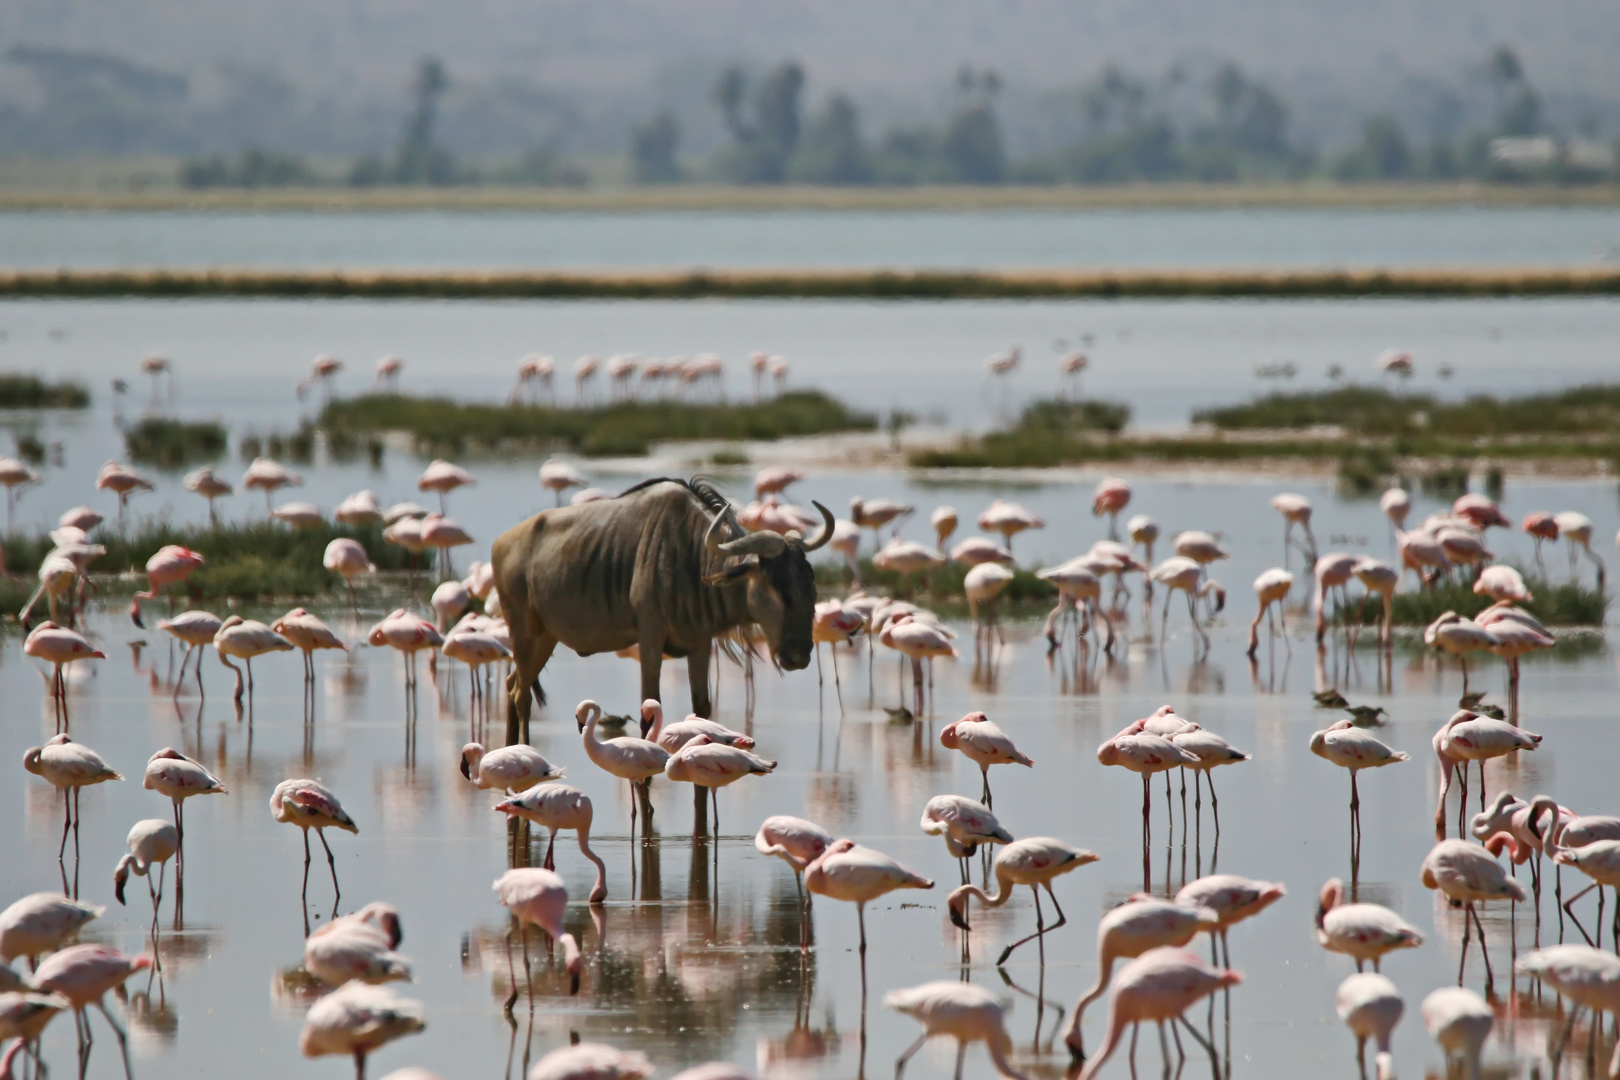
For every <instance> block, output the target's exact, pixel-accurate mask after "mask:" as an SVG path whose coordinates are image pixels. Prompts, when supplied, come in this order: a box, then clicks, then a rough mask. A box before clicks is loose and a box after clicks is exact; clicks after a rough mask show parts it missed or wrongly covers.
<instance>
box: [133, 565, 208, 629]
mask: <svg viewBox="0 0 1620 1080" xmlns="http://www.w3.org/2000/svg"><path fill="white" fill-rule="evenodd" d="M206 561H207V560H205V559H204V558H203V557H202V556H201V555H199V554H197V553H196V552H195V551H192V550H191V549H190V548H183V547H181V546H180V545H179V544H166V545H164V546H163V547H160V548H158V550H157V552H156V554H154V555H153V556H152V557H151V558H150V559H147V560H146V581H147V584H148V585H149V586H150V588H148V589H147V590H146V591H145V592H138V593H136V594H135V596H134V598H133V599H132V600H130V602H129V617H130V618H131V619H133V620H134V621H135V625H136V626H139V627H141V628H142V629H145V627H146V624H145V623H143V622H141V601H142V600H155V599H157V595H158V593H160V592H162V591H163V590H164V589H166V588H168V587H169V586H171V585H178V584H180V583H181V582H184V581H185V580H186V578H188V577H190V576H191V572H192V571H193V570H195V569H197V567H199V566H201V565H202V564H203V563H204V562H206ZM169 610H170V611H173V610H174V595H173V594H172V593H171V594H170V595H169Z"/></svg>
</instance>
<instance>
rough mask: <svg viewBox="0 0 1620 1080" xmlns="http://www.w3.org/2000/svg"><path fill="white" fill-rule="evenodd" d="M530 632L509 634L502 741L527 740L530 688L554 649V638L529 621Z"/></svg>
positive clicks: (530, 704)
mask: <svg viewBox="0 0 1620 1080" xmlns="http://www.w3.org/2000/svg"><path fill="white" fill-rule="evenodd" d="M529 630H530V632H529V633H527V634H521V635H519V634H513V635H512V674H511V675H509V676H507V679H506V689H507V703H506V744H507V745H508V746H511V745H514V744H516V743H519V742H527V741H528V737H529V716H530V713H531V712H532V710H533V709H534V697H533V694H532V689H533V686H534V684H535V683H536V681H537V680H538V679H539V678H540V669H541V668H543V667H545V666H546V661H548V660H550V659H551V654H552V653H553V652H554V651H556V648H557V639H556V638H555V637H553V636H551V634H549V633H547V632H546V630H545V629H544V628H543V627H541V626H540V625H539V624H538V622H533V621H531V625H530V627H529Z"/></svg>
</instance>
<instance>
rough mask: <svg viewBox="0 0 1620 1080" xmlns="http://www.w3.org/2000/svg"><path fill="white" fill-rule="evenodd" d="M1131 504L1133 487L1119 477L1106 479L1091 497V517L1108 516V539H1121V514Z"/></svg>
mask: <svg viewBox="0 0 1620 1080" xmlns="http://www.w3.org/2000/svg"><path fill="white" fill-rule="evenodd" d="M1130 504H1131V485H1130V482H1129V481H1127V480H1121V479H1120V478H1119V477H1117V476H1108V477H1104V478H1103V479H1102V480H1100V481H1098V483H1097V490H1096V491H1094V492H1092V495H1091V516H1092V517H1102V516H1103V515H1104V514H1107V515H1108V539H1110V540H1118V539H1119V513H1120V511H1121V510H1124V509H1125V508H1126V507H1127V506H1129V505H1130Z"/></svg>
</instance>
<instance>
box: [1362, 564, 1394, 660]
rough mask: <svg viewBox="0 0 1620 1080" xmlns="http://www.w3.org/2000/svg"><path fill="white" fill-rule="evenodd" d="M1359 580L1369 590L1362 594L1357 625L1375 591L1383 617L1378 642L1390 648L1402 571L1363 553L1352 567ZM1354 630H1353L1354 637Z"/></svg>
mask: <svg viewBox="0 0 1620 1080" xmlns="http://www.w3.org/2000/svg"><path fill="white" fill-rule="evenodd" d="M1351 573H1352V574H1354V575H1355V578H1356V580H1357V581H1359V582H1361V585H1362V587H1363V588H1365V589H1366V590H1367V591H1366V592H1365V593H1363V594H1362V597H1361V608H1360V609H1359V610H1358V611H1357V613H1356V626H1357V627H1358V628H1359V627H1360V625H1361V623H1362V619H1363V617H1364V615H1365V613H1366V610H1367V601H1368V599H1370V598H1371V597H1372V595H1373V594H1374V593H1377V594H1378V598H1379V601H1380V603H1379V610H1380V613H1381V619H1380V622H1379V624H1378V643H1379V645H1381V646H1383V647H1384V648H1386V649H1387V648H1388V647H1389V645H1390V640H1391V637H1392V635H1393V634H1394V619H1395V588H1396V586H1398V585H1399V584H1400V583H1401V572H1400V571H1399V570H1397V569H1395V568H1394V567H1393V566H1391V565H1389V563H1387V562H1384V561H1382V560H1381V559H1374V558H1372V557H1371V556H1367V555H1363V556H1362V557H1361V558H1360V559H1357V560H1356V564H1355V566H1354V567H1352V568H1351ZM1353 635H1354V631H1352V638H1353Z"/></svg>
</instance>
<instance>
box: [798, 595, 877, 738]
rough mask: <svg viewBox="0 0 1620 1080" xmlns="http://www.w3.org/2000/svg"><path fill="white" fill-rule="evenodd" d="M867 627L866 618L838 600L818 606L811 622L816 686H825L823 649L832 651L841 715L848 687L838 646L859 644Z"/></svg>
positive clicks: (835, 684)
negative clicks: (858, 636) (840, 666)
mask: <svg viewBox="0 0 1620 1080" xmlns="http://www.w3.org/2000/svg"><path fill="white" fill-rule="evenodd" d="M865 627H866V618H865V616H863V615H862V614H861V613H860V612H858V611H856V610H854V609H853V608H847V607H845V606H844V605H843V604H842V603H841V602H840V601H839V600H838V599H837V598H836V597H834V598H833V599H831V600H824V601H822V602H821V603H819V604H817V605H816V608H815V615H814V617H813V618H812V619H811V622H810V640H811V641H813V642H815V645H816V683H817V685H818V686H819V685H820V683H821V645H822V643H823V642H826V643H827V644H828V645H830V646H831V647H832V669H833V685H834V686H835V687H836V688H837V690H838V711H839V713H840V714H842V713H843V710H844V683H843V680H842V679H841V678H840V677H839V675H838V646H839V645H849V646H852V647H853V645H854V643H855V635H856V634H858V633H860V632H861V631H862V630H863V629H865Z"/></svg>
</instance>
